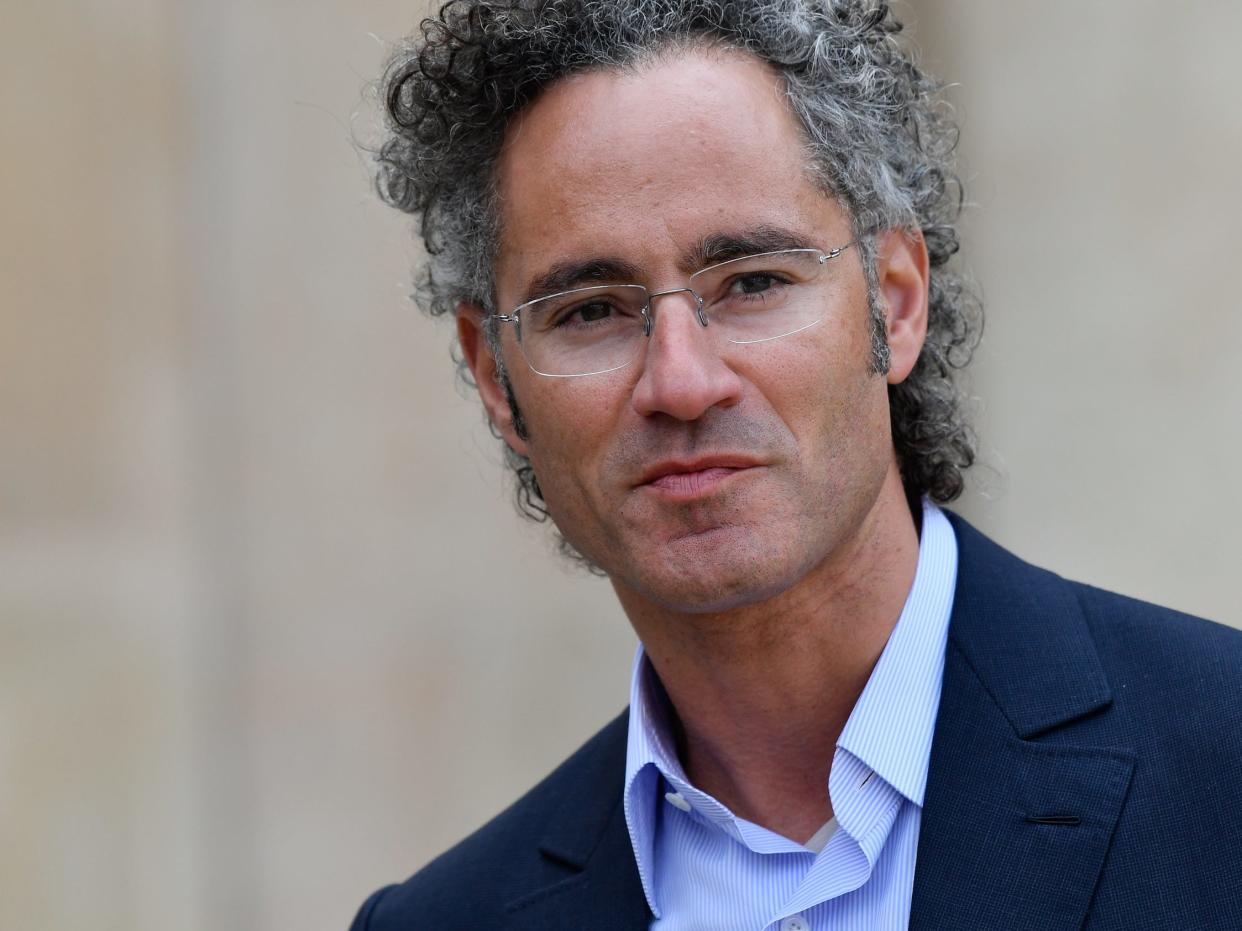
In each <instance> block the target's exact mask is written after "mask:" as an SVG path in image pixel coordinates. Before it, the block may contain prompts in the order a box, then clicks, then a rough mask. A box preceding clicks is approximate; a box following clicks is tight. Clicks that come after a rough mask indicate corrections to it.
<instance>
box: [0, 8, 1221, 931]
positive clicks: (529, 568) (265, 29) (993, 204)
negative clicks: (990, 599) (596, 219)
mask: <svg viewBox="0 0 1242 931" xmlns="http://www.w3.org/2000/svg"><path fill="white" fill-rule="evenodd" d="M423 7H424V5H423V4H422V3H419V2H405V3H399V2H395V0H376V2H371V3H365V4H359V3H354V4H347V3H327V2H322V0H304V2H301V3H298V4H292V3H277V2H273V0H247V2H241V0H217V2H214V3H207V2H189V0H111V2H80V3H76V4H75V3H67V2H65V0H48V2H44V3H41V4H35V3H33V2H32V0H24V2H22V0H19V3H18V5H17V6H16V7H12V6H10V8H9V10H8V12H7V13H6V16H5V20H6V25H5V28H4V30H3V37H2V38H0V44H2V46H3V47H2V48H0V52H2V54H0V101H3V119H2V120H0V127H2V128H0V132H2V133H3V141H4V146H3V151H4V171H3V173H2V174H0V204H3V208H2V213H0V269H2V272H0V275H2V279H0V280H2V291H0V299H2V304H0V326H2V327H3V329H2V331H0V332H2V338H0V426H2V428H3V431H4V436H5V437H6V441H5V442H4V444H3V447H0V927H3V928H5V929H9V928H12V929H18V928H20V929H23V931H36V929H65V931H78V929H88V928H89V929H92V931H111V929H117V931H120V929H125V931H148V929H150V931H154V929H161V931H167V929H186V931H206V929H213V931H214V929H226V928H227V929H262V931H267V929H271V931H276V929H280V931H284V929H292V928H299V929H302V928H307V929H309V928H324V929H333V928H336V929H341V928H344V927H345V926H346V925H347V924H348V921H349V920H350V918H351V916H352V914H353V911H354V909H355V908H356V907H357V905H358V903H359V902H360V901H361V900H362V898H363V896H364V895H365V894H366V893H367V892H369V891H370V890H371V889H372V888H373V887H375V886H377V885H378V884H380V883H382V882H386V881H390V880H395V879H399V878H401V877H403V876H405V875H406V874H407V873H409V872H410V871H412V870H413V869H414V868H416V867H417V866H419V865H420V864H422V863H423V862H425V861H426V860H427V859H428V858H429V857H430V856H432V855H433V854H434V853H436V852H438V851H439V850H441V849H443V848H444V847H445V846H447V845H448V844H449V843H450V842H452V841H453V840H455V839H456V838H458V837H460V836H462V835H463V834H464V833H465V832H467V831H468V830H469V829H471V828H473V827H474V826H476V825H478V824H480V823H481V822H482V821H484V820H485V819H486V818H487V817H489V816H490V815H491V814H493V813H494V812H496V811H497V810H498V809H499V808H500V807H502V806H503V805H504V804H505V803H507V802H508V801H509V800H511V799H512V798H514V797H515V796H516V795H517V794H518V793H519V791H520V790H522V789H524V788H525V787H526V786H528V785H530V784H531V783H533V782H534V781H535V780H536V778H537V777H538V776H540V775H541V774H542V773H543V772H545V771H546V770H547V769H548V768H549V767H550V766H551V765H552V764H553V763H554V762H556V761H557V760H559V759H560V758H561V757H562V756H563V755H564V754H566V753H568V752H569V751H570V750H572V749H573V747H575V746H576V745H577V743H578V742H579V741H580V740H581V739H582V738H584V737H585V736H586V735H587V734H588V733H590V732H592V731H593V730H594V728H595V727H596V726H598V725H599V724H601V723H603V722H604V721H605V720H607V719H608V718H609V717H610V716H611V715H612V714H614V713H615V712H616V711H618V710H619V709H620V708H621V706H622V705H623V704H624V702H625V695H626V692H625V690H626V684H627V678H628V669H629V664H630V658H631V650H632V646H633V637H632V635H631V634H630V632H629V630H628V628H627V626H626V623H625V621H624V619H623V618H622V616H621V615H620V613H619V611H618V609H617V608H616V606H615V605H614V604H613V602H612V599H611V597H610V591H609V589H608V588H607V586H606V585H605V584H604V583H601V582H598V581H595V580H592V579H589V578H586V577H583V576H580V575H577V574H575V573H574V572H573V571H572V570H569V569H566V568H564V567H562V566H561V565H560V564H559V563H558V562H557V560H556V558H555V557H554V556H553V555H552V551H551V546H550V544H549V543H548V541H547V538H546V536H545V534H544V533H543V532H542V531H541V530H539V529H538V528H532V527H529V526H526V525H523V524H521V523H520V522H519V520H518V519H517V518H516V517H515V516H514V514H513V513H512V510H511V508H510V506H509V503H508V501H509V493H508V488H507V484H506V481H505V478H504V476H503V474H502V471H501V469H500V467H499V464H498V463H499V455H498V453H497V451H496V450H495V448H494V446H493V442H492V440H491V439H490V437H489V436H488V434H487V432H486V430H485V429H484V428H483V427H482V425H481V417H480V414H479V413H478V411H477V409H476V405H475V402H474V400H473V399H472V398H469V397H465V396H462V395H460V394H459V393H458V391H457V389H456V387H455V385H454V382H453V378H452V373H451V368H450V363H449V359H448V353H449V332H448V329H447V327H445V326H444V325H442V324H441V325H435V324H432V323H431V322H429V321H427V320H425V319H422V318H421V317H420V316H419V315H418V314H417V313H416V312H415V311H414V310H413V309H412V307H411V306H410V304H409V302H408V301H407V300H406V294H407V293H408V291H409V282H410V271H409V269H410V264H411V262H412V261H413V260H414V258H415V256H416V249H415V247H414V246H413V245H412V240H411V236H410V230H409V227H408V224H407V222H406V220H405V218H403V217H401V216H399V215H397V214H395V213H392V212H391V211H389V210H387V209H386V208H384V207H382V206H380V205H379V204H378V203H377V202H376V200H375V198H374V197H373V196H372V194H371V191H370V181H369V169H368V165H367V163H366V159H365V158H364V157H363V156H361V155H360V154H359V152H358V151H356V150H355V147H354V145H353V144H352V142H351V139H353V138H358V139H362V140H364V141H365V140H367V139H373V138H374V124H373V119H372V114H371V112H370V111H369V110H368V105H367V103H366V101H365V100H363V99H362V87H363V85H364V83H365V82H366V81H367V80H369V79H371V78H372V77H374V76H375V75H376V73H377V72H378V70H379V67H380V63H381V61H382V59H383V57H384V54H385V49H384V40H386V39H394V38H396V37H397V36H399V35H401V34H403V33H405V32H407V31H409V30H410V29H411V28H412V27H413V25H414V24H415V22H416V21H417V19H418V18H419V17H420V15H421V14H422V12H423ZM905 8H906V9H907V10H908V11H909V10H911V8H913V14H914V15H913V18H914V19H915V20H916V23H915V26H914V32H915V34H916V36H917V37H918V40H919V44H920V45H921V46H922V47H923V49H924V50H925V57H926V59H927V60H928V61H929V63H931V65H932V66H933V68H934V69H935V70H936V71H937V73H938V74H939V75H940V76H941V77H943V78H944V79H946V80H950V81H954V82H958V83H959V84H960V86H959V87H957V88H956V89H955V90H954V92H953V99H954V101H955V102H956V105H957V107H958V112H959V116H960V119H961V121H962V125H963V142H962V152H963V155H964V173H965V175H966V177H967V178H968V181H969V193H970V199H971V202H972V206H971V208H970V210H969V213H968V215H967V219H966V221H965V230H966V240H967V248H966V252H965V255H966V258H967V262H968V264H969V266H970V267H971V268H972V269H973V270H974V272H975V274H976V276H977V277H978V278H979V280H980V281H981V282H982V284H983V289H984V293H985V297H986V303H987V308H988V314H989V320H988V325H987V332H986V336H985V343H984V347H983V349H982V350H981V352H980V354H979V357H978V364H977V366H976V368H975V370H974V376H973V391H974V393H975V394H977V395H978V397H979V398H980V399H981V401H980V407H981V415H980V421H979V423H980V430H981V434H982V437H983V443H984V450H985V468H984V469H983V470H981V471H979V472H978V473H977V474H976V476H975V480H974V484H973V486H972V488H971V491H970V493H969V494H968V496H967V497H966V498H965V500H964V501H963V502H961V505H960V509H961V510H962V511H963V512H965V513H966V514H967V515H969V516H970V517H971V519H973V520H975V521H976V522H977V523H978V524H980V525H981V526H982V527H983V528H984V529H985V530H987V531H988V532H990V533H991V534H993V535H994V536H995V537H997V538H998V539H999V540H1000V541H1001V542H1003V543H1005V544H1007V545H1008V546H1010V547H1011V548H1012V549H1015V550H1016V551H1017V552H1018V553H1020V554H1021V555H1023V556H1025V557H1027V558H1029V559H1032V560H1034V561H1036V562H1039V563H1042V564H1044V565H1047V566H1049V567H1051V568H1054V569H1056V570H1058V571H1061V572H1063V573H1065V574H1068V575H1071V576H1074V577H1077V578H1082V579H1087V580H1090V581H1093V582H1095V583H1097V584H1099V585H1102V586H1105V587H1108V588H1114V589H1119V590H1122V591H1125V592H1129V593H1132V594H1136V595H1139V596H1141V597H1144V598H1148V599H1151V600H1155V601H1158V602H1161V603H1165V604H1172V605H1176V606H1179V607H1182V608H1184V609H1186V610H1189V611H1193V612H1196V613H1200V614H1204V615H1208V616H1211V617H1215V618H1217V619H1219V620H1223V621H1226V622H1228V623H1231V624H1234V625H1242V608H1239V602H1238V599H1237V597H1236V595H1235V594H1234V586H1235V584H1236V582H1235V580H1234V578H1233V575H1234V573H1235V572H1236V565H1235V564H1236V562H1237V558H1238V556H1239V554H1240V548H1239V546H1238V544H1237V543H1236V542H1235V535H1236V528H1237V527H1238V526H1239V524H1242V498H1240V495H1239V492H1238V490H1237V484H1236V482H1237V477H1236V473H1237V466H1236V462H1237V460H1238V457H1239V454H1242V435H1240V427H1239V424H1242V376H1240V375H1239V374H1238V372H1237V366H1238V359H1239V356H1240V355H1242V322H1240V317H1242V314H1240V312H1239V310H1238V308H1237V307H1236V303H1237V299H1236V292H1237V290H1238V289H1237V269H1238V267H1239V256H1242V224H1239V223H1238V219H1237V218H1238V215H1239V202H1240V200H1242V173H1239V171H1238V169H1237V166H1238V165H1239V164H1242V106H1240V101H1239V99H1238V91H1237V88H1238V87H1239V86H1242V57H1240V56H1238V55H1237V52H1236V49H1237V45H1238V40H1239V38H1240V37H1242V6H1239V5H1238V4H1235V3H1226V2H1223V0H1222V2H1209V0H1199V2H1194V3H1189V4H1184V5H1182V6H1181V7H1179V8H1178V12H1176V13H1170V12H1168V11H1169V9H1170V8H1169V6H1168V5H1167V4H1157V3H1154V2H1143V3H1135V2H1122V0H1093V2H1091V3H1080V2H1070V0H1063V2H1051V3H1049V2H1044V3H1033V2H1014V3H996V2H990V0H916V2H914V3H911V4H908V5H907V6H906V7H905ZM376 37H379V38H376ZM564 696H572V698H570V699H568V700H566V699H565V698H564Z"/></svg>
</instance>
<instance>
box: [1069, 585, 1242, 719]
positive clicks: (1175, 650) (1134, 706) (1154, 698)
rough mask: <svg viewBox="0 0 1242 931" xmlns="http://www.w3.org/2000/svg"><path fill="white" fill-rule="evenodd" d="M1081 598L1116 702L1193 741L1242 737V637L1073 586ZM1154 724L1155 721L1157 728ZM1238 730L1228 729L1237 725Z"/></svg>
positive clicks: (1156, 608)
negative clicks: (1201, 734)
mask: <svg viewBox="0 0 1242 931" xmlns="http://www.w3.org/2000/svg"><path fill="white" fill-rule="evenodd" d="M1068 584H1069V585H1070V587H1071V588H1072V590H1073V591H1074V592H1075V594H1076V595H1077V597H1078V601H1079V604H1080V605H1081V606H1082V611H1083V616H1084V618H1085V619H1086V622H1087V625H1088V627H1089V629H1090V631H1091V636H1092V639H1093V640H1094V642H1095V646H1096V650H1097V652H1098V654H1099V656H1100V660H1101V662H1102V664H1103V665H1104V667H1105V669H1106V671H1107V675H1108V678H1109V681H1110V684H1111V685H1112V687H1113V690H1114V695H1115V697H1116V698H1117V700H1118V701H1119V702H1123V703H1124V704H1125V705H1126V706H1127V707H1128V709H1129V710H1130V712H1131V713H1132V714H1134V713H1139V714H1141V715H1142V716H1143V717H1145V718H1148V719H1151V718H1160V719H1165V720H1168V721H1169V722H1170V723H1173V722H1174V721H1176V722H1177V729H1178V731H1179V732H1181V733H1182V734H1183V735H1186V736H1189V735H1190V734H1193V733H1195V732H1196V731H1204V730H1208V731H1210V732H1211V737H1212V739H1213V741H1217V742H1219V740H1220V737H1221V734H1220V732H1219V731H1220V729H1221V728H1226V733H1227V734H1231V735H1232V734H1242V688H1239V683H1240V682H1242V631H1239V630H1236V629H1234V628H1232V627H1228V626H1226V625H1224V624H1218V623H1216V622H1214V621H1209V620H1205V619H1204V618H1200V617H1194V616H1192V615H1189V614H1183V613H1182V612H1180V611H1174V610H1171V609H1169V608H1162V607H1159V606H1158V605H1153V604H1149V603H1147V602H1144V601H1138V600H1136V599H1134V598H1127V597H1125V596H1123V595H1117V594H1114V593H1112V592H1107V591H1104V590H1102V589H1099V588H1095V587H1094V586H1091V585H1084V584H1082V583H1078V582H1070V583H1068ZM1149 723H1150V721H1149ZM1231 725H1232V726H1234V727H1236V728H1237V729H1234V730H1228V728H1229V727H1230V726H1231Z"/></svg>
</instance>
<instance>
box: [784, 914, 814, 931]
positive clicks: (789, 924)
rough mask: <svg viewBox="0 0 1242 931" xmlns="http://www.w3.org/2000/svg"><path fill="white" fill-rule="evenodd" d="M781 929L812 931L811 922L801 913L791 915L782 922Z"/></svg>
mask: <svg viewBox="0 0 1242 931" xmlns="http://www.w3.org/2000/svg"><path fill="white" fill-rule="evenodd" d="M781 931H811V924H810V922H808V921H807V920H806V919H805V918H803V917H802V916H801V915H790V916H789V917H788V918H786V919H785V920H784V921H782V922H781Z"/></svg>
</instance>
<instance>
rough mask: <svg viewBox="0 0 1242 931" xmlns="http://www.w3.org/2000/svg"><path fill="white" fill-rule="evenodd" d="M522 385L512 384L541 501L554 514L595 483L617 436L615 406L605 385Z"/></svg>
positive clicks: (556, 381) (541, 382) (557, 381)
mask: <svg viewBox="0 0 1242 931" xmlns="http://www.w3.org/2000/svg"><path fill="white" fill-rule="evenodd" d="M533 377H534V378H539V376H533ZM523 381H524V384H522V385H517V384H515V385H514V393H515V394H516V396H517V398H518V406H519V407H520V408H521V410H522V414H523V417H524V419H525V421H526V425H527V429H528V431H529V439H528V441H527V446H528V448H529V453H530V461H531V465H532V466H533V467H534V469H535V475H536V476H537V477H538V479H539V486H540V488H541V490H542V491H543V493H544V500H545V502H546V503H547V504H548V506H549V508H551V509H553V511H554V512H555V510H556V509H558V508H566V507H573V506H574V505H573V503H572V502H573V501H575V500H577V499H579V498H581V497H583V496H584V494H587V493H589V490H590V489H592V488H594V487H596V486H597V485H598V480H597V479H598V475H597V473H598V465H599V461H600V458H601V455H602V453H603V451H604V449H605V448H606V446H607V442H608V438H609V437H610V436H612V435H614V434H615V432H616V417H617V410H618V407H619V406H620V405H619V402H618V401H617V399H616V397H615V396H614V392H610V391H609V390H608V386H607V385H604V384H592V383H591V382H585V381H578V380H576V379H564V380H561V379H546V380H545V379H540V380H539V381H531V380H529V379H524V380H523ZM592 381H594V379H592Z"/></svg>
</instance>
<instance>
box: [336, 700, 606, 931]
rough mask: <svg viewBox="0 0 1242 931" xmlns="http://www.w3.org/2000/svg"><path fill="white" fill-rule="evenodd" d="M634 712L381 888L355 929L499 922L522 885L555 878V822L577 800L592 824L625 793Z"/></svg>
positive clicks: (585, 821) (587, 826)
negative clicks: (550, 849) (551, 846)
mask: <svg viewBox="0 0 1242 931" xmlns="http://www.w3.org/2000/svg"><path fill="white" fill-rule="evenodd" d="M627 723H628V717H627V715H626V714H625V713H622V714H621V715H619V716H618V717H616V718H615V719H613V720H612V721H611V722H610V723H609V724H607V725H606V726H605V727H604V728H602V729H601V730H600V731H599V732H598V733H596V734H595V735H594V736H593V737H591V739H590V740H588V741H587V742H586V743H584V744H583V745H582V746H581V747H579V748H578V749H577V750H576V751H575V752H574V753H573V755H572V756H570V757H569V758H568V759H566V760H565V761H564V762H562V763H561V764H560V765H559V766H558V767H557V768H556V769H555V770H553V771H552V772H551V773H550V774H549V775H548V776H546V777H545V778H544V779H543V780H542V781H540V782H539V783H538V784H537V785H536V786H535V787H534V788H532V789H531V790H530V791H529V792H527V793H526V794H525V795H523V796H522V797H521V798H520V799H518V800H517V801H516V802H514V803H513V804H512V805H510V806H509V807H508V808H507V809H505V810H504V811H502V812H501V813H500V814H498V815H497V816H496V817H494V818H492V819H491V820H490V821H488V822H487V823H486V824H484V825H483V826H482V827H481V828H479V829H478V830H477V831H475V832H474V833H473V834H471V835H470V836H469V837H467V838H466V839H465V840H463V841H461V842H460V843H458V844H457V845H456V846H454V847H452V848H450V849H449V850H448V851H446V852H445V853H443V854H441V855H440V856H438V857H436V858H435V859H434V860H432V861H431V862H430V863H428V864H427V865H426V866H424V867H423V868H422V869H420V870H419V871H418V872H417V873H415V874H414V875H413V876H411V877H410V878H409V879H407V880H406V881H405V882H403V883H400V884H396V885H391V886H387V887H385V888H383V889H380V890H379V891H377V892H375V893H374V894H373V895H372V896H371V897H370V898H369V899H367V900H366V902H364V903H363V905H362V907H361V909H359V911H358V914H357V917H356V918H355V919H354V922H353V925H352V926H351V931H398V929H410V928H423V927H435V928H441V929H446V931H447V929H454V928H458V927H460V928H463V929H464V928H468V927H469V928H479V927H498V926H500V924H501V923H502V917H501V916H502V915H503V914H504V911H505V907H506V905H507V904H508V902H509V901H510V899H511V898H512V894H513V893H514V892H515V891H517V890H522V889H527V888H531V887H533V886H537V885H539V884H540V883H547V882H551V881H554V879H555V878H556V864H554V863H551V862H549V858H548V857H546V856H544V855H543V854H542V853H541V852H540V850H539V847H540V841H541V840H542V839H543V838H544V835H545V832H546V831H547V828H548V822H549V821H550V820H552V819H553V818H554V817H555V815H556V813H557V812H559V811H561V810H562V809H563V808H564V807H565V806H567V805H571V806H577V808H576V811H575V818H576V819H577V820H578V821H580V822H581V825H582V828H583V830H584V832H589V831H590V830H591V828H592V823H593V822H598V823H599V824H600V825H602V824H603V822H604V821H605V820H606V819H607V818H608V816H610V815H611V814H612V810H613V808H614V807H615V805H616V803H617V802H619V800H620V798H621V790H622V784H623V780H624V772H625V750H626V732H627Z"/></svg>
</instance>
